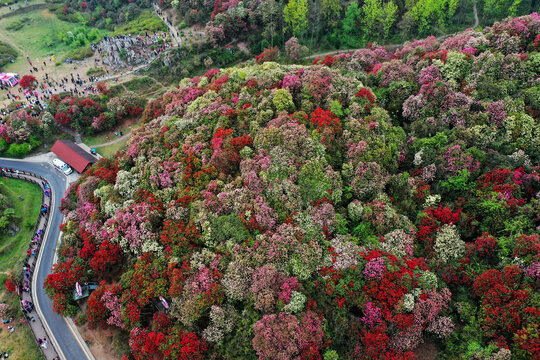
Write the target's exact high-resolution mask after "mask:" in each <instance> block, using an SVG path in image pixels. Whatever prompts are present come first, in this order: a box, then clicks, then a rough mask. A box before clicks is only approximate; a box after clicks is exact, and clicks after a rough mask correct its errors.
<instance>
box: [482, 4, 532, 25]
mask: <svg viewBox="0 0 540 360" xmlns="http://www.w3.org/2000/svg"><path fill="white" fill-rule="evenodd" d="M522 1H523V0H484V15H485V16H487V17H488V18H489V19H490V20H491V19H502V18H504V17H506V16H516V15H517V12H518V9H519V7H520V5H521V3H522Z"/></svg>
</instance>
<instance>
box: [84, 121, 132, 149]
mask: <svg viewBox="0 0 540 360" xmlns="http://www.w3.org/2000/svg"><path fill="white" fill-rule="evenodd" d="M137 126H138V123H134V122H133V121H126V122H124V123H123V124H122V125H120V126H117V127H116V128H115V129H114V130H115V131H112V130H111V131H106V132H103V133H100V134H99V135H95V136H83V137H82V141H83V143H85V144H86V145H88V146H90V147H92V146H94V145H99V144H104V143H106V142H109V141H113V140H116V139H118V136H116V135H114V133H115V132H118V131H122V133H123V135H125V134H127V133H128V132H130V131H131V129H133V128H134V127H137ZM107 136H108V137H109V140H107Z"/></svg>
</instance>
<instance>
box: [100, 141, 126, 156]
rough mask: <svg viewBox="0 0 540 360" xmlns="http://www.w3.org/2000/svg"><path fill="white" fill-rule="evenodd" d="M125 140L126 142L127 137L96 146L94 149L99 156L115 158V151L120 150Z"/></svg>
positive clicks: (124, 144)
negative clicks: (106, 144)
mask: <svg viewBox="0 0 540 360" xmlns="http://www.w3.org/2000/svg"><path fill="white" fill-rule="evenodd" d="M127 142H128V138H125V139H124V140H122V141H120V142H117V143H116V144H112V145H109V146H104V147H100V148H97V149H96V151H97V152H98V153H99V154H100V155H101V156H103V157H106V158H109V159H112V160H114V158H115V157H114V156H115V155H116V152H117V151H119V150H121V149H122V148H123V147H124V146H126V144H127Z"/></svg>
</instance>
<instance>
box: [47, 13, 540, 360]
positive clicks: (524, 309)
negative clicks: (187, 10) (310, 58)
mask: <svg viewBox="0 0 540 360" xmlns="http://www.w3.org/2000/svg"><path fill="white" fill-rule="evenodd" d="M539 31H540V17H539V16H538V14H536V13H535V14H532V15H529V16H524V17H521V18H516V19H511V20H506V21H505V22H502V23H497V24H495V25H494V26H493V27H490V28H486V29H484V31H483V32H480V31H475V30H467V31H465V32H463V33H460V34H458V35H456V36H454V37H450V38H447V39H445V40H444V41H442V42H439V41H437V40H436V39H435V38H427V39H425V40H421V41H415V42H412V43H406V44H405V45H403V46H402V47H401V48H399V49H398V50H396V51H395V52H389V51H387V50H385V49H384V48H383V47H379V46H377V45H374V44H373V45H371V46H369V47H368V48H366V49H362V50H358V51H356V52H355V53H353V54H348V55H340V56H337V57H332V56H328V57H326V58H324V59H316V60H315V61H314V64H313V65H310V66H298V65H288V66H285V65H278V64H276V63H270V62H267V63H263V64H262V65H246V66H242V67H235V68H230V69H222V70H211V71H209V72H208V73H206V74H205V75H204V76H202V77H196V78H193V79H184V80H182V81H181V82H180V85H179V86H178V87H177V88H176V89H175V90H173V91H171V92H169V93H167V94H165V95H163V96H162V97H161V98H159V99H157V100H155V101H153V102H151V103H150V104H149V105H148V106H147V107H146V109H145V110H144V112H143V114H142V116H143V121H144V122H145V125H144V126H142V127H140V128H139V129H137V130H136V131H135V132H134V134H133V136H132V138H131V140H130V142H129V145H128V148H127V150H126V151H125V152H123V153H119V154H118V157H117V159H116V160H115V161H114V162H113V161H109V160H101V161H100V162H99V163H98V164H96V165H95V166H93V167H92V168H91V169H90V170H88V171H87V172H86V173H85V174H84V175H83V177H82V178H81V179H80V180H79V181H77V183H75V184H73V185H72V186H71V187H70V188H69V189H68V191H67V193H66V196H65V199H64V200H63V202H62V206H61V209H62V211H63V213H64V215H65V217H66V223H65V224H64V225H63V226H62V229H63V231H64V236H63V243H62V247H61V251H60V256H59V263H58V264H57V265H55V267H54V269H53V273H52V274H51V275H49V277H48V278H47V280H46V281H45V287H46V288H47V291H48V292H49V294H50V296H51V298H53V299H54V306H55V309H56V310H57V311H58V312H59V313H63V314H71V315H75V314H76V313H77V312H78V311H79V310H78V307H77V306H76V303H75V302H74V301H73V298H72V293H73V288H74V284H75V282H76V281H79V282H85V281H99V282H101V285H100V286H99V287H98V289H97V290H95V291H94V292H93V293H92V295H91V296H90V298H89V299H88V304H87V307H86V314H85V316H81V317H79V319H84V318H85V319H86V321H87V322H88V323H89V325H90V326H91V327H110V328H114V329H116V330H115V331H116V332H117V333H119V334H125V335H126V337H127V336H129V349H130V352H131V354H129V355H127V354H126V355H125V357H124V358H125V359H128V358H129V359H133V358H134V359H261V360H263V359H272V360H285V359H324V360H335V359H413V358H415V349H416V351H417V353H420V352H422V351H421V350H420V351H419V350H417V349H418V347H419V346H423V345H422V343H428V344H430V346H431V348H435V349H437V351H438V352H439V353H440V356H441V357H442V358H448V359H532V358H540V339H539V336H538V330H539V322H540V307H539V305H540V298H539V297H538V290H539V284H540V236H539V235H538V234H539V229H540V216H539V214H540V205H539V200H540V174H539V171H540V166H539V165H540V120H539V116H540V53H539V52H538V51H539V50H540V35H539ZM162 300H165V301H166V302H167V303H168V305H169V308H168V309H165V307H164V306H163V302H162ZM433 356H436V355H433Z"/></svg>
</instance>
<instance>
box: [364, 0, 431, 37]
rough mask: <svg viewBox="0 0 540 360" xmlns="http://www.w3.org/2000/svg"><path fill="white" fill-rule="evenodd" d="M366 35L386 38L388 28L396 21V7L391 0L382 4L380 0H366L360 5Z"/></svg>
mask: <svg viewBox="0 0 540 360" xmlns="http://www.w3.org/2000/svg"><path fill="white" fill-rule="evenodd" d="M421 1H422V0H421ZM362 13H363V15H364V17H363V18H362V22H363V23H364V25H365V30H366V33H367V37H368V38H371V39H377V38H379V37H382V38H387V37H388V35H389V34H390V28H391V27H392V25H394V23H395V22H396V19H397V15H398V7H397V5H396V4H394V2H393V1H389V2H387V3H385V4H384V5H383V4H382V1H381V0H366V1H365V2H364V5H363V6H362Z"/></svg>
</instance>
